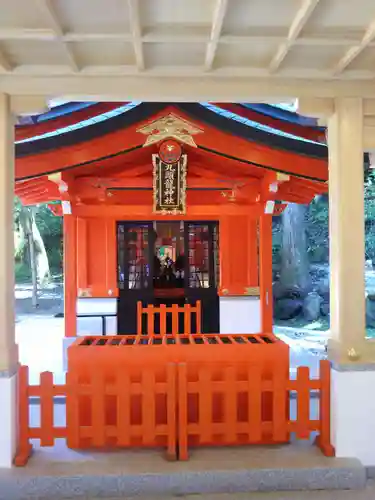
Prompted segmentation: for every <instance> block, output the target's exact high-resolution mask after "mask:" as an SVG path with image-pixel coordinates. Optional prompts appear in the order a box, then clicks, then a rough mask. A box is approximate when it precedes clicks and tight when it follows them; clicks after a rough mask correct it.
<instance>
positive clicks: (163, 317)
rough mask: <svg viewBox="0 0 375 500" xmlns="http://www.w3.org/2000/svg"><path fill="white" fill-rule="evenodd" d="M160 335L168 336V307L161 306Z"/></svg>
mask: <svg viewBox="0 0 375 500" xmlns="http://www.w3.org/2000/svg"><path fill="white" fill-rule="evenodd" d="M159 309H160V335H166V334H167V306H166V305H165V304H160V308H159Z"/></svg>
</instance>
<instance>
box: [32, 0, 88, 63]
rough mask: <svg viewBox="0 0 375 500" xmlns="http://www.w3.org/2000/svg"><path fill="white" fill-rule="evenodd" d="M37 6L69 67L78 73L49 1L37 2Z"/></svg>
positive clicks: (72, 55) (41, 0) (73, 57)
mask: <svg viewBox="0 0 375 500" xmlns="http://www.w3.org/2000/svg"><path fill="white" fill-rule="evenodd" d="M37 5H38V8H39V10H40V12H41V14H42V15H43V16H44V18H45V19H46V20H47V22H48V24H49V25H50V26H51V29H52V31H53V33H54V35H55V39H56V40H57V41H59V42H60V43H61V45H62V47H63V49H64V52H65V54H66V56H67V59H68V61H69V66H70V67H71V69H72V70H73V71H74V72H78V71H79V70H80V68H79V65H78V63H77V61H76V58H75V56H74V54H73V51H72V50H71V48H70V46H69V44H68V43H67V42H65V40H64V31H63V29H62V27H61V25H60V22H59V19H58V16H57V14H56V11H55V9H54V7H53V5H52V2H51V0H37Z"/></svg>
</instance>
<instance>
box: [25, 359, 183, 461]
mask: <svg viewBox="0 0 375 500" xmlns="http://www.w3.org/2000/svg"><path fill="white" fill-rule="evenodd" d="M133 374H134V372H133ZM103 375H104V374H103V373H102V372H100V371H97V370H91V371H90V372H86V374H85V377H84V378H79V377H77V376H75V374H74V375H72V374H71V373H68V374H67V379H66V384H64V385H55V386H54V385H53V375H52V373H50V372H44V373H42V374H41V376H40V383H39V385H29V381H28V367H27V366H22V367H20V370H19V447H18V453H17V456H16V458H15V465H18V466H23V465H25V464H26V463H27V461H28V459H29V457H30V454H31V451H32V447H31V444H30V440H31V439H39V440H40V445H41V446H53V445H54V444H55V440H56V439H57V438H65V439H66V442H67V446H68V447H69V448H72V449H86V448H124V447H132V448H135V447H152V448H165V449H166V451H167V457H168V459H170V460H173V459H176V438H177V433H176V380H175V379H176V368H175V366H174V365H172V364H168V365H166V366H165V370H163V373H161V372H160V370H159V368H158V367H155V368H153V367H152V366H145V367H143V368H141V367H140V372H139V373H138V374H136V375H135V377H133V376H131V374H130V373H129V371H128V370H127V369H126V367H124V368H122V369H121V370H118V369H117V370H116V372H112V373H111V374H110V377H105V376H103ZM57 395H62V396H66V424H65V425H64V426H63V427H56V426H55V425H54V414H53V408H54V404H53V397H54V396H57ZM32 396H38V397H39V398H40V413H41V418H40V426H39V427H31V426H30V420H29V408H30V403H31V402H30V397H32Z"/></svg>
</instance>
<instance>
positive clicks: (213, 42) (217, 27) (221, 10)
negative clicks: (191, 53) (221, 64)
mask: <svg viewBox="0 0 375 500" xmlns="http://www.w3.org/2000/svg"><path fill="white" fill-rule="evenodd" d="M227 6H228V0H216V4H215V10H214V14H213V20H212V26H211V34H210V40H209V42H208V45H207V50H206V57H205V61H204V69H205V70H206V71H210V70H211V69H212V66H213V63H214V60H215V55H216V51H217V46H218V43H219V39H220V34H221V30H222V27H223V23H224V18H225V13H226V10H227Z"/></svg>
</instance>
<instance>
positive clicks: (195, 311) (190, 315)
mask: <svg viewBox="0 0 375 500" xmlns="http://www.w3.org/2000/svg"><path fill="white" fill-rule="evenodd" d="M180 314H183V318H184V319H183V330H184V331H183V332H180V331H179V322H180ZM144 315H146V318H147V320H146V325H147V335H154V334H155V321H156V320H157V317H159V325H160V326H159V330H160V335H166V334H167V319H168V316H169V317H171V320H172V335H178V334H179V333H184V334H187V335H189V334H191V332H192V320H194V319H195V332H196V333H201V331H202V326H201V317H202V316H201V315H202V311H201V301H200V300H197V302H196V304H195V306H192V305H190V304H184V306H182V307H180V306H178V305H177V304H172V305H171V306H170V307H167V306H166V305H165V304H161V305H160V306H159V307H155V306H153V305H148V306H147V307H143V306H142V302H138V303H137V333H138V335H142V333H145V332H143V331H142V330H143V328H142V326H143V316H144Z"/></svg>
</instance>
